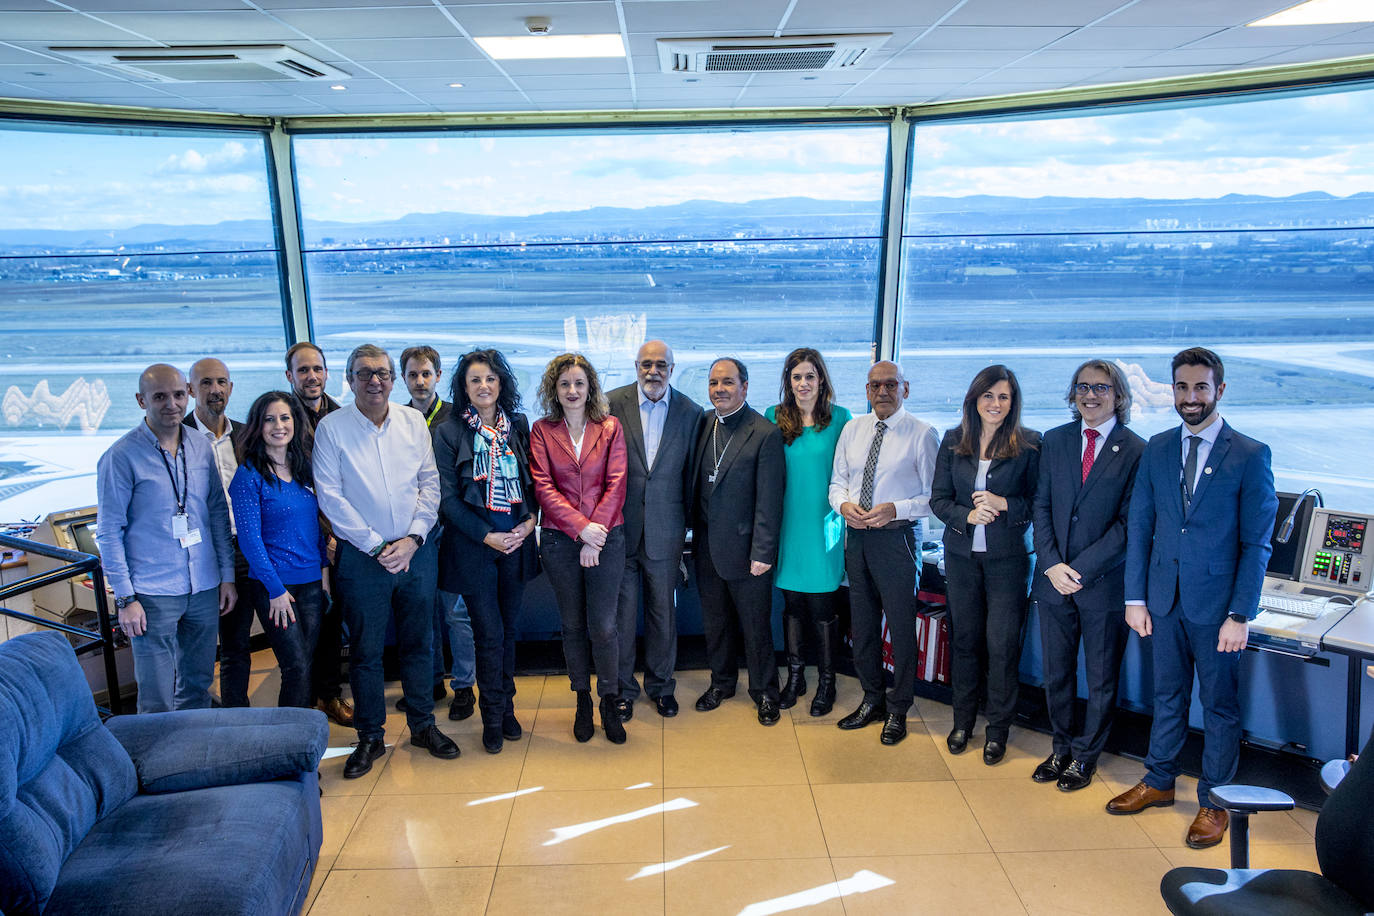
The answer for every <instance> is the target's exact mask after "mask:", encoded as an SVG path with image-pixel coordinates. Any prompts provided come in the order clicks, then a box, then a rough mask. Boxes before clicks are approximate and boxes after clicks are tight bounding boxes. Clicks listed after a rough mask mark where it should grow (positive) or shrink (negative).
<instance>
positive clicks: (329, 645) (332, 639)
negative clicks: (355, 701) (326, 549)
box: [310, 541, 345, 701]
mask: <svg viewBox="0 0 1374 916" xmlns="http://www.w3.org/2000/svg"><path fill="white" fill-rule="evenodd" d="M342 543H343V542H342V541H340V542H339V544H340V545H342ZM342 549H343V548H342V546H340V547H339V550H342ZM329 574H330V576H331V578H332V579H333V580H334V581H336V582H337V581H338V579H339V561H338V553H337V552H336V553H335V560H334V566H333V568H331V569H330V571H329ZM344 616H345V611H344V595H343V594H342V591H341V590H340V589H337V588H336V589H334V591H333V594H331V595H329V596H328V597H326V599H325V602H324V613H323V614H321V615H320V633H319V638H318V639H316V640H315V655H314V658H312V659H311V660H310V684H311V692H313V693H314V694H315V699H316V700H320V701H326V700H337V699H338V698H339V697H341V696H343V682H344V670H343V646H344V629H343V628H344Z"/></svg>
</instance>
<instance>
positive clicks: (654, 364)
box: [639, 359, 671, 372]
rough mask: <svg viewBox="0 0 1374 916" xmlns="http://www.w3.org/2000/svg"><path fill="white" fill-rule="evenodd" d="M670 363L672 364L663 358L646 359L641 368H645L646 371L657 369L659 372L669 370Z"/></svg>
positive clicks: (640, 365)
mask: <svg viewBox="0 0 1374 916" xmlns="http://www.w3.org/2000/svg"><path fill="white" fill-rule="evenodd" d="M669 365H671V364H670V363H667V362H665V361H663V360H661V359H660V360H657V361H655V360H652V359H646V360H644V361H642V362H641V363H640V364H639V368H641V369H643V370H644V371H645V372H648V371H649V370H651V369H657V370H658V371H659V372H667V371H668V366H669Z"/></svg>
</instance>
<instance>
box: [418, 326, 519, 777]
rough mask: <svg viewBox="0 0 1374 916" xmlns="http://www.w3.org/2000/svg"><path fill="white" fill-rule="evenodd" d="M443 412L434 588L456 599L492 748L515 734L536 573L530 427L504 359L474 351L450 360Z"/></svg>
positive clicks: (437, 449)
mask: <svg viewBox="0 0 1374 916" xmlns="http://www.w3.org/2000/svg"><path fill="white" fill-rule="evenodd" d="M451 399H452V402H453V412H452V413H451V414H449V418H448V419H447V420H445V421H444V422H443V423H440V424H439V425H438V426H436V427H435V429H434V461H435V464H437V465H438V467H439V483H440V488H441V494H442V499H441V501H440V504H439V515H440V518H441V519H442V520H443V522H444V539H443V543H442V544H441V546H440V548H439V588H440V590H442V591H447V592H456V593H458V594H461V595H462V596H463V601H464V603H465V604H466V605H467V608H468V612H469V614H470V615H471V617H472V635H473V641H474V643H475V644H476V647H477V690H478V701H477V705H478V708H479V709H481V711H482V747H484V748H486V751H487V753H489V754H496V753H499V752H500V751H501V747H502V745H503V743H504V742H505V741H515V740H517V739H519V737H520V735H521V734H522V729H521V727H520V721H519V720H518V719H516V717H515V621H516V618H517V616H518V615H519V613H520V603H521V601H522V600H523V599H524V595H525V583H526V582H528V581H529V580H530V579H533V578H534V577H535V575H537V574H538V572H539V553H538V550H537V549H536V548H535V544H534V538H532V537H530V534H531V532H533V531H534V524H535V514H536V511H537V503H536V502H535V498H534V482H533V480H532V479H531V478H530V458H529V455H530V424H529V420H527V419H526V418H525V415H524V414H522V413H519V408H520V391H519V388H518V387H517V386H516V381H515V374H514V373H512V372H511V369H510V365H509V364H508V363H507V362H506V358H505V357H504V356H502V355H501V354H500V352H498V351H496V350H474V351H473V352H471V353H468V354H467V355H465V356H464V357H463V358H462V359H461V360H459V361H458V370H457V371H456V372H455V373H454V374H453V383H452V386H451Z"/></svg>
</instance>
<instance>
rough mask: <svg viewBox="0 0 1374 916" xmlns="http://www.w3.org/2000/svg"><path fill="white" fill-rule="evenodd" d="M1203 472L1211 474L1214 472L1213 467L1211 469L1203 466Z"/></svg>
mask: <svg viewBox="0 0 1374 916" xmlns="http://www.w3.org/2000/svg"><path fill="white" fill-rule="evenodd" d="M1202 473H1204V474H1210V473H1212V469H1211V468H1203V469H1202Z"/></svg>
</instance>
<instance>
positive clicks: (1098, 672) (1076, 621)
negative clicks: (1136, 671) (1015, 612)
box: [1037, 598, 1129, 766]
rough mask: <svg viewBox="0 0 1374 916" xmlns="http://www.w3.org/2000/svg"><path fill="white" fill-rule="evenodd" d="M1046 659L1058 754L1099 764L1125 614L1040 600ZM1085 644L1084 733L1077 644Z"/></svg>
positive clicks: (1047, 699)
mask: <svg viewBox="0 0 1374 916" xmlns="http://www.w3.org/2000/svg"><path fill="white" fill-rule="evenodd" d="M1037 609H1038V610H1039V616H1040V648H1041V652H1042V654H1043V655H1044V678H1045V702H1046V703H1047V704H1048V705H1049V711H1050V725H1051V727H1052V728H1053V729H1054V752H1055V753H1056V754H1070V755H1072V756H1073V759H1075V760H1079V761H1082V762H1083V763H1085V764H1087V765H1089V766H1092V765H1094V764H1096V763H1097V758H1098V756H1099V755H1100V754H1101V753H1102V747H1103V745H1105V744H1106V743H1107V735H1108V734H1109V733H1110V732H1111V730H1112V718H1113V717H1114V716H1115V714H1116V695H1117V686H1118V684H1119V683H1120V681H1121V657H1122V655H1123V654H1124V653H1125V651H1126V635H1127V633H1128V632H1129V629H1128V628H1127V626H1126V616H1125V614H1124V613H1122V610H1121V608H1120V607H1116V608H1113V609H1110V610H1101V609H1096V608H1092V609H1082V608H1079V607H1078V606H1077V605H1076V604H1074V601H1073V599H1072V598H1067V599H1065V600H1064V601H1063V602H1048V601H1040V602H1037ZM1080 638H1081V639H1082V640H1083V664H1084V674H1085V675H1086V679H1087V682H1088V705H1087V710H1086V711H1085V712H1084V715H1083V725H1082V728H1081V730H1079V729H1075V728H1074V711H1075V708H1076V706H1077V702H1076V701H1077V699H1078V641H1079V639H1080Z"/></svg>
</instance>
